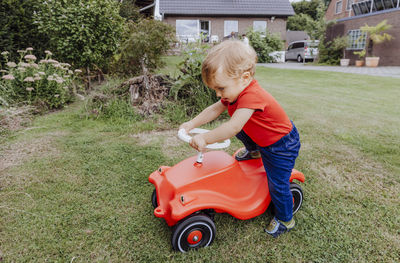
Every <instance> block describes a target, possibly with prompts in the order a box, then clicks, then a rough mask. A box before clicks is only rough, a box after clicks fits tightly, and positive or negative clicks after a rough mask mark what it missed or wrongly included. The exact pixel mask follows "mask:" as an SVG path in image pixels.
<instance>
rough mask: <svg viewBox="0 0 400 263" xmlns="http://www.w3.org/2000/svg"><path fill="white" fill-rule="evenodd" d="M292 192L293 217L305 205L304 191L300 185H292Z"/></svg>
mask: <svg viewBox="0 0 400 263" xmlns="http://www.w3.org/2000/svg"><path fill="white" fill-rule="evenodd" d="M290 192H292V196H293V215H294V214H295V213H296V212H297V211H298V210H299V209H300V207H301V204H302V203H303V190H301V187H300V185H298V184H296V183H290Z"/></svg>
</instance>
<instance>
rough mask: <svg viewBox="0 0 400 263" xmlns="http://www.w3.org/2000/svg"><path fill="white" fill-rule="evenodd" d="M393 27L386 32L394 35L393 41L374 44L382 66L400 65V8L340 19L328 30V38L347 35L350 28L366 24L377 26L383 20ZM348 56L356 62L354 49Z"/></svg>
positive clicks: (353, 28)
mask: <svg viewBox="0 0 400 263" xmlns="http://www.w3.org/2000/svg"><path fill="white" fill-rule="evenodd" d="M385 19H386V20H387V23H388V24H390V25H392V26H393V27H392V28H391V29H390V30H388V31H386V33H388V34H390V35H392V36H393V39H392V40H391V41H387V42H384V43H382V44H378V45H374V47H373V50H374V55H375V56H378V57H380V61H379V65H381V66H400V9H393V10H391V11H390V12H384V13H382V12H379V13H372V14H371V15H367V16H362V17H357V16H354V17H352V18H351V19H349V20H345V21H339V22H337V23H336V24H334V25H333V26H331V27H330V28H328V30H327V32H326V33H327V39H329V40H332V39H333V38H335V37H337V36H343V35H346V34H347V32H348V31H349V30H355V29H359V28H360V27H362V26H364V25H365V24H367V25H369V26H375V25H377V24H378V23H380V22H381V21H383V20H385ZM346 57H347V58H350V63H351V64H354V61H355V59H357V56H356V55H354V54H353V50H351V51H350V50H348V51H346Z"/></svg>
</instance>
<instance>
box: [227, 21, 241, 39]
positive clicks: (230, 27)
mask: <svg viewBox="0 0 400 263" xmlns="http://www.w3.org/2000/svg"><path fill="white" fill-rule="evenodd" d="M238 31H239V29H238V21H234V20H226V21H224V36H230V34H231V33H232V32H235V33H236V32H238Z"/></svg>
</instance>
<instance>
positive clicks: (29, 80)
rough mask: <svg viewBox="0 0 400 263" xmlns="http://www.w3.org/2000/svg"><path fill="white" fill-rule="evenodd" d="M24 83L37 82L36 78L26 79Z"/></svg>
mask: <svg viewBox="0 0 400 263" xmlns="http://www.w3.org/2000/svg"><path fill="white" fill-rule="evenodd" d="M24 81H25V82H34V81H35V80H34V78H32V77H26V78H25V79H24Z"/></svg>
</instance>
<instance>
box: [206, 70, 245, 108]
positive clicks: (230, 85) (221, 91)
mask: <svg viewBox="0 0 400 263" xmlns="http://www.w3.org/2000/svg"><path fill="white" fill-rule="evenodd" d="M250 81H251V77H250V74H249V73H248V72H245V73H243V75H242V76H241V77H240V78H232V77H228V76H226V74H225V73H224V72H222V71H221V70H218V71H217V72H216V73H215V80H214V83H213V85H212V86H210V88H212V89H213V90H215V92H216V94H217V96H218V97H220V98H221V99H223V100H226V101H228V102H229V103H232V102H234V101H235V100H236V99H237V97H238V96H239V94H240V93H241V92H242V91H243V90H244V89H245V88H246V87H247V85H248V84H249V83H250Z"/></svg>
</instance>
